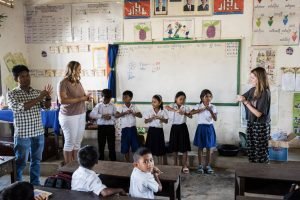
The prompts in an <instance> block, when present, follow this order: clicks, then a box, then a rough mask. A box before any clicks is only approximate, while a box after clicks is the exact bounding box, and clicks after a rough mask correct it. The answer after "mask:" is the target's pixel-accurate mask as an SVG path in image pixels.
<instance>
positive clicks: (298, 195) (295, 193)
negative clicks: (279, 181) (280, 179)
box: [284, 184, 300, 200]
mask: <svg viewBox="0 0 300 200" xmlns="http://www.w3.org/2000/svg"><path fill="white" fill-rule="evenodd" d="M299 199H300V188H299V186H298V185H296V184H292V186H291V188H290V191H289V193H287V194H286V195H285V196H284V200H299Z"/></svg>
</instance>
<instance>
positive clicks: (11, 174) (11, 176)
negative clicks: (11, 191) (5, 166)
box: [10, 159, 17, 183]
mask: <svg viewBox="0 0 300 200" xmlns="http://www.w3.org/2000/svg"><path fill="white" fill-rule="evenodd" d="M16 178H17V169H16V160H15V159H14V160H13V161H12V172H11V173H10V181H11V183H14V182H16Z"/></svg>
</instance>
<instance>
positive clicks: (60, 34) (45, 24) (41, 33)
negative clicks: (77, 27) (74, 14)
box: [25, 5, 72, 43]
mask: <svg viewBox="0 0 300 200" xmlns="http://www.w3.org/2000/svg"><path fill="white" fill-rule="evenodd" d="M25 41H26V43H56V42H71V41H72V33H71V5H41V6H27V7H26V10H25Z"/></svg>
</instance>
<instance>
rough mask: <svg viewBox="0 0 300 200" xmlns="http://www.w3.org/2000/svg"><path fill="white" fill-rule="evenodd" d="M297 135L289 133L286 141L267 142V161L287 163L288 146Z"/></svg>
mask: <svg viewBox="0 0 300 200" xmlns="http://www.w3.org/2000/svg"><path fill="white" fill-rule="evenodd" d="M296 136H297V135H295V134H293V133H291V134H289V135H288V136H287V140H286V141H274V140H270V141H269V159H270V160H275V161H288V149H289V144H290V142H291V141H293V140H294V139H295V138H296Z"/></svg>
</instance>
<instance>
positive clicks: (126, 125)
mask: <svg viewBox="0 0 300 200" xmlns="http://www.w3.org/2000/svg"><path fill="white" fill-rule="evenodd" d="M132 97H133V93H132V92H131V91H129V90H126V91H124V92H123V102H124V104H123V105H122V106H121V107H120V108H118V111H117V112H116V118H120V120H121V128H122V135H121V153H122V154H124V157H125V160H126V162H129V150H130V148H131V151H132V152H135V151H136V150H137V149H138V148H139V141H138V135H137V129H136V119H135V118H136V117H138V118H142V114H141V112H140V111H139V110H138V108H137V107H136V106H135V105H133V104H132V103H131V100H132Z"/></svg>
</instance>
